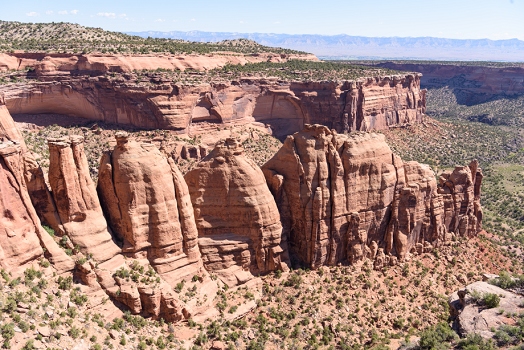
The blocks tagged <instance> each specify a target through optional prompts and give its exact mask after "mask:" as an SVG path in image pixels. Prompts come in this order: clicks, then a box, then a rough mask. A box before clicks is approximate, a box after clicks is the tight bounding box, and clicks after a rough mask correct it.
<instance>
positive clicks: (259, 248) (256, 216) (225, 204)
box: [185, 138, 289, 285]
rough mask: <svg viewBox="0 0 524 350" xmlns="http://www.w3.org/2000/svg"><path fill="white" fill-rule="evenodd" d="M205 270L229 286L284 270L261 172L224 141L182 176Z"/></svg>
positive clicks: (281, 240)
mask: <svg viewBox="0 0 524 350" xmlns="http://www.w3.org/2000/svg"><path fill="white" fill-rule="evenodd" d="M185 180H186V182H187V185H188V187H189V193H190V195H191V201H192V203H193V207H194V211H195V219H196V224H197V228H198V236H199V239H198V244H199V246H200V250H201V252H202V259H203V261H204V266H205V267H206V269H207V270H208V271H212V272H214V273H217V274H218V275H219V276H220V277H221V278H222V279H223V280H224V281H225V282H226V283H228V284H229V285H236V284H239V283H243V282H245V281H246V280H247V279H249V278H251V277H252V275H257V274H263V273H267V272H269V271H275V270H281V271H286V270H288V260H289V258H288V254H287V242H286V239H285V236H284V235H283V234H282V225H281V223H280V215H279V212H278V209H277V206H276V203H275V201H274V199H273V196H272V195H271V192H270V191H269V189H268V187H267V184H266V182H265V178H264V175H263V173H262V171H261V170H260V168H259V167H258V166H257V165H256V164H255V163H254V162H253V161H251V160H250V159H248V158H246V157H245V156H244V155H243V148H242V145H241V144H240V142H239V141H237V140H235V139H232V138H230V139H227V140H225V141H222V142H219V143H218V144H217V145H216V147H215V149H214V150H213V151H212V152H211V153H210V154H209V155H208V156H206V157H205V158H204V159H202V161H201V162H200V163H199V164H198V166H197V167H196V168H195V169H193V170H191V171H190V172H188V173H187V174H186V175H185Z"/></svg>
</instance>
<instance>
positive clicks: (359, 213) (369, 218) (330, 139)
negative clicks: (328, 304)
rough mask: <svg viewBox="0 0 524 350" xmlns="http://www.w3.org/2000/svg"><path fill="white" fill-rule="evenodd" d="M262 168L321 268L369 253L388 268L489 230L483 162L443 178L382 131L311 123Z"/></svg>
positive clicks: (299, 248)
mask: <svg viewBox="0 0 524 350" xmlns="http://www.w3.org/2000/svg"><path fill="white" fill-rule="evenodd" d="M262 169H263V171H264V174H265V176H266V179H267V182H268V184H269V187H270V189H271V191H272V193H273V195H274V196H275V199H276V201H277V205H278V207H279V210H280V213H281V218H282V223H283V227H284V232H285V234H286V235H287V236H288V241H289V245H290V250H291V253H292V254H293V255H294V256H296V257H297V258H298V260H299V261H301V262H302V263H304V264H306V265H308V266H310V267H313V268H316V267H319V266H321V265H334V264H336V263H339V262H342V261H346V260H347V261H349V262H350V263H357V262H359V261H361V260H363V259H366V258H368V259H371V260H373V261H374V262H375V267H376V268H380V267H382V266H384V265H386V264H395V263H396V261H397V259H400V260H403V259H405V258H406V256H407V254H409V253H410V252H412V253H420V252H424V251H427V250H430V249H432V248H433V247H435V246H438V245H440V244H443V243H444V242H446V241H449V240H451V238H452V236H453V234H456V235H462V236H473V235H476V234H477V232H478V231H479V230H480V228H481V220H482V212H481V208H480V182H481V181H482V175H481V171H480V169H479V168H478V164H477V162H476V161H475V162H472V164H471V165H470V166H469V167H468V166H466V167H457V168H456V169H455V170H454V171H453V172H452V173H445V174H442V176H441V178H440V184H437V181H436V179H435V175H434V173H433V171H432V170H431V169H430V168H429V166H427V165H422V164H419V163H417V162H403V161H402V160H401V159H400V158H399V157H398V156H396V155H394V154H393V153H392V151H391V149H390V148H389V146H388V145H387V144H386V142H385V139H384V136H382V135H377V134H353V135H349V136H346V135H340V134H337V133H336V132H334V131H330V130H329V129H328V128H327V127H325V126H322V125H306V127H305V128H304V130H302V131H301V132H298V133H295V134H294V135H292V136H288V138H287V139H286V141H285V142H284V145H283V146H282V148H281V149H280V150H279V151H278V152H277V154H276V155H275V156H274V157H273V158H272V159H271V160H269V161H268V162H267V163H266V164H265V165H264V166H263V167H262ZM473 174H475V175H473Z"/></svg>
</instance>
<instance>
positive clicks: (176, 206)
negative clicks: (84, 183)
mask: <svg viewBox="0 0 524 350" xmlns="http://www.w3.org/2000/svg"><path fill="white" fill-rule="evenodd" d="M116 138H117V146H116V147H115V149H114V150H113V151H112V152H106V153H105V154H104V156H103V157H102V160H101V164H100V170H99V177H98V193H99V195H100V199H101V201H102V203H103V206H104V209H105V212H106V214H107V217H108V219H109V223H110V226H111V228H112V229H113V232H114V233H115V234H116V235H117V237H118V238H119V239H120V240H121V241H122V242H123V252H124V253H127V254H130V255H135V256H140V255H145V257H147V259H148V260H149V261H150V262H151V265H153V267H154V268H155V270H156V271H157V272H158V273H159V274H160V275H161V276H162V277H163V278H164V279H166V280H167V281H168V282H170V283H171V282H175V281H180V280H182V279H184V278H188V277H192V276H193V275H195V274H197V273H198V272H200V268H201V259H200V253H199V250H198V244H197V229H196V226H195V221H194V217H193V207H192V206H191V201H190V198H189V194H188V190H187V186H186V184H185V182H184V179H183V177H182V174H181V173H180V172H179V170H178V168H177V167H176V165H175V164H174V162H173V161H172V160H171V159H169V160H168V158H167V157H165V156H164V155H163V154H162V153H160V151H159V150H158V149H157V148H156V147H155V146H154V145H152V144H145V143H142V144H139V143H137V142H135V141H132V140H128V137H127V134H125V133H119V134H117V137H116Z"/></svg>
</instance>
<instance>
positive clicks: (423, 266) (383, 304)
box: [1, 233, 522, 349]
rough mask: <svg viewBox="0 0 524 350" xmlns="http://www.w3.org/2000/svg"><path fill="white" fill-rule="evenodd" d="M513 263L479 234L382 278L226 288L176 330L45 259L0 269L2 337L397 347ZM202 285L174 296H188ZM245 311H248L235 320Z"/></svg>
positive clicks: (359, 275) (40, 341)
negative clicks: (15, 270)
mask: <svg viewBox="0 0 524 350" xmlns="http://www.w3.org/2000/svg"><path fill="white" fill-rule="evenodd" d="M519 258H520V257H519ZM520 266H521V264H519V259H517V258H515V257H514V255H513V253H512V252H509V251H508V252H504V251H502V253H501V250H500V248H499V246H498V241H497V237H494V236H493V235H490V234H488V233H482V234H480V235H479V236H478V237H477V238H475V239H472V240H469V241H456V242H452V243H450V244H449V245H448V246H447V247H444V248H443V249H441V250H439V251H435V252H433V253H424V254H421V255H417V256H414V257H413V258H412V259H410V260H409V261H407V262H405V263H403V264H400V265H398V266H395V267H392V268H386V269H384V270H381V271H375V270H373V269H372V267H371V266H368V265H367V264H363V265H361V266H337V267H331V268H327V267H323V268H320V269H318V270H317V271H308V270H302V269H300V268H299V269H296V270H294V271H291V272H288V273H280V272H278V271H277V272H276V273H274V274H270V275H268V276H264V277H261V278H259V279H256V280H254V281H252V282H250V283H249V285H245V286H240V287H235V288H231V289H228V288H226V287H223V288H222V290H221V291H220V292H219V294H218V296H217V298H216V299H215V301H214V303H215V305H216V306H217V308H218V309H219V310H221V315H220V317H218V319H217V320H215V321H212V322H210V321H206V320H198V321H195V320H191V319H190V320H189V321H188V322H185V323H182V324H177V325H174V326H173V325H170V324H167V323H164V322H163V321H162V320H160V321H151V320H148V319H144V318H142V317H140V316H134V315H131V314H129V313H128V312H123V311H121V310H119V309H118V308H116V307H114V306H113V304H112V303H110V302H108V298H107V296H106V295H105V293H103V292H102V291H98V292H96V293H92V292H90V291H89V289H88V288H86V287H85V286H83V285H82V284H79V283H75V282H74V281H73V280H72V279H71V277H70V276H56V274H54V273H53V269H52V268H49V264H48V262H47V261H46V260H42V261H41V262H40V265H39V266H34V268H31V269H27V270H26V272H25V276H24V278H17V279H14V278H11V277H10V276H9V273H8V272H6V271H2V276H3V278H2V285H3V289H2V290H3V298H4V299H3V300H4V303H3V304H4V311H3V315H2V317H3V321H2V324H3V326H2V330H1V332H2V335H3V337H4V340H5V339H9V340H10V342H8V343H9V344H10V345H9V346H10V347H11V348H15V349H17V348H22V347H24V346H25V349H31V348H36V349H41V348H52V349H64V348H66V349H102V348H106V349H129V348H133V349H137V348H138V349H147V348H157V349H164V348H193V349H199V348H209V347H210V346H212V347H213V348H217V349H219V348H228V349H234V348H248V349H263V348H265V349H282V348H289V349H299V348H312V349H314V348H324V347H326V348H327V347H332V348H335V347H336V348H343V349H345V348H348V349H349V348H375V349H382V348H388V347H390V348H398V347H399V346H401V345H405V346H413V344H416V341H417V340H418V336H419V334H420V332H421V331H422V330H424V329H425V328H427V327H429V326H431V325H435V324H436V323H438V322H439V321H445V320H447V319H448V317H449V311H448V305H447V298H448V296H449V295H450V294H451V293H452V292H453V291H455V290H456V289H458V288H460V287H464V286H466V285H467V284H468V283H471V282H474V281H479V280H482V275H483V274H484V273H495V272H499V271H501V270H507V271H511V272H512V273H522V270H521V269H520ZM199 283H200V282H199V280H198V279H194V280H193V281H192V282H190V283H186V284H182V285H180V286H177V292H178V293H179V294H180V296H181V297H182V298H189V299H190V298H193V297H195V293H194V291H195V289H196V288H198V285H199ZM256 284H258V285H259V287H261V292H260V293H259V292H256V290H257V289H258V288H254V287H255V285H256ZM178 287H179V288H178ZM242 309H243V310H244V311H245V310H251V311H249V312H248V313H247V315H246V316H244V317H241V318H236V319H235V314H236V313H237V311H241V310H242ZM410 344H411V345H410ZM9 346H8V345H5V347H8V348H9Z"/></svg>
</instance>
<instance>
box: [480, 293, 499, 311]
mask: <svg viewBox="0 0 524 350" xmlns="http://www.w3.org/2000/svg"><path fill="white" fill-rule="evenodd" d="M482 303H483V304H484V305H486V307H487V308H488V309H492V308H494V307H497V306H499V303H500V297H499V296H498V295H497V294H495V293H486V294H484V295H483V296H482Z"/></svg>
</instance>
